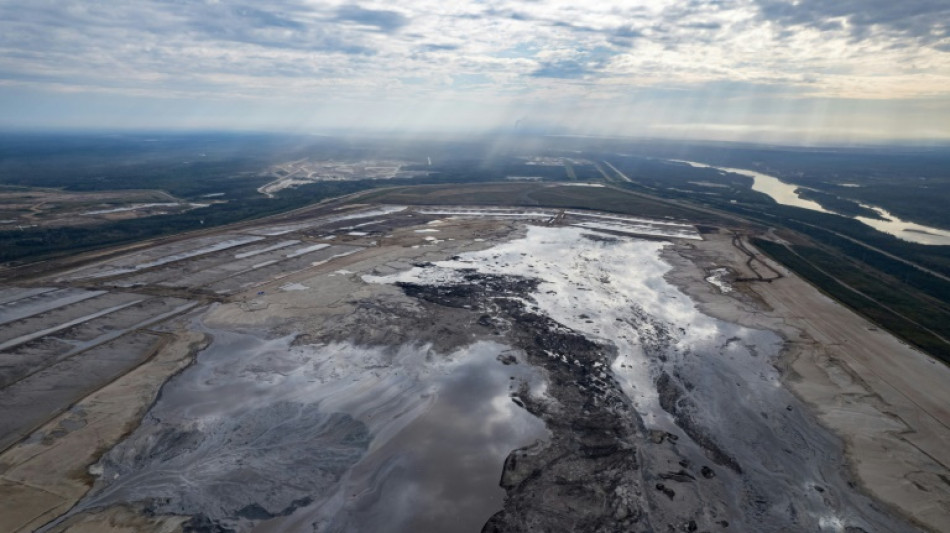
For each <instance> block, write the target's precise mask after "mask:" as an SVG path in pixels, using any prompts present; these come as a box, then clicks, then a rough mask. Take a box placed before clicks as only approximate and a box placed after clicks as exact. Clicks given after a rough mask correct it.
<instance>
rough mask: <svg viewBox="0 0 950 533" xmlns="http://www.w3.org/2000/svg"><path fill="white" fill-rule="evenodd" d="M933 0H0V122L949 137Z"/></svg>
mask: <svg viewBox="0 0 950 533" xmlns="http://www.w3.org/2000/svg"><path fill="white" fill-rule="evenodd" d="M947 20H950V4H947V3H945V2H940V1H935V0H916V1H912V2H903V3H900V4H894V3H892V2H885V1H882V0H871V1H857V0H849V1H830V0H799V1H796V2H786V1H783V0H735V1H724V2H714V1H705V2H704V1H693V2H676V1H661V2H646V1H636V2H600V3H598V4H596V5H593V6H583V7H579V6H576V5H573V4H572V3H570V2H565V1H561V0H554V1H518V0H492V1H486V2H467V3H452V4H446V3H444V2H434V1H428V0H426V1H415V2H385V3H384V2H338V1H327V2H314V1H307V0H280V1H278V2H270V3H267V4H266V5H258V4H256V3H253V2H247V1H245V0H236V1H224V0H222V1H217V0H216V1H211V0H209V1H205V2H194V3H176V2H165V1H160V0H147V1H140V2H135V3H131V4H128V5H126V4H90V3H88V2H78V1H66V2H53V1H50V0H34V1H31V2H24V1H2V0H0V129H4V130H86V129H95V130H172V131H189V130H227V131H266V132H284V133H304V134H320V133H326V132H330V131H334V132H340V131H364V132H369V133H383V132H391V133H395V132H399V133H402V134H410V135H411V134H426V133H438V132H442V133H452V134H486V133H490V132H498V131H501V132H530V133H536V134H555V135H579V136H583V135H593V136H606V137H634V138H660V139H684V140H697V141H698V140H712V141H739V142H756V143H766V144H768V143H775V144H788V145H829V144H830V145H854V144H877V143H888V142H895V143H900V144H907V143H922V144H932V143H938V144H940V143H945V142H947V141H950V120H948V118H950V28H948V25H947V23H946V21H947Z"/></svg>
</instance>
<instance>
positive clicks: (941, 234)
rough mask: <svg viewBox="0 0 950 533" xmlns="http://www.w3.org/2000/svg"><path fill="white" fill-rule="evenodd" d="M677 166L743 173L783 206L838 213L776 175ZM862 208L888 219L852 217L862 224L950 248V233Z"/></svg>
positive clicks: (902, 236)
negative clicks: (799, 192)
mask: <svg viewBox="0 0 950 533" xmlns="http://www.w3.org/2000/svg"><path fill="white" fill-rule="evenodd" d="M676 162H677V163H686V164H688V165H691V166H694V167H701V168H715V169H717V170H722V171H723V172H732V173H733V174H741V175H743V176H749V177H750V178H752V180H753V183H752V190H753V191H757V192H761V193H763V194H767V195H768V196H769V197H770V198H772V199H773V200H775V201H776V202H778V203H780V204H782V205H789V206H793V207H801V208H804V209H810V210H812V211H819V212H821V213H832V214H838V215H840V216H847V215H841V214H840V213H834V212H833V211H828V210H827V209H825V208H823V207H822V206H821V205H820V204H819V203H817V202H813V201H811V200H806V199H804V198H801V197H799V196H798V193H797V192H795V191H796V190H797V189H799V188H800V187H799V186H798V185H790V184H788V183H785V182H783V181H781V180H779V179H778V178H776V177H775V176H769V175H768V174H763V173H761V172H756V171H754V170H746V169H743V168H730V167H715V166H712V165H706V164H703V163H696V162H693V161H676ZM861 205H862V207H866V208H868V209H873V210H874V211H876V212H877V213H878V214H879V215H881V217H883V218H884V220H877V219H873V218H867V217H851V218H854V219H855V220H858V221H861V222H863V223H864V224H867V225H868V226H871V227H872V228H874V229H876V230H878V231H880V232H883V233H887V234H889V235H893V236H895V237H897V238H898V239H903V240H905V241H910V242H915V243H917V244H926V245H931V246H950V231H947V230H943V229H939V228H934V227H930V226H924V225H923V224H917V223H916V222H909V221H907V220H901V219H900V218H898V217H896V216H894V215H893V214H891V213H889V212H887V211H885V210H884V209H881V208H880V207H874V206H870V205H864V204H861Z"/></svg>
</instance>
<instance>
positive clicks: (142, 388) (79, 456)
mask: <svg viewBox="0 0 950 533" xmlns="http://www.w3.org/2000/svg"><path fill="white" fill-rule="evenodd" d="M167 335H168V337H169V341H168V342H167V344H165V345H164V346H163V347H161V348H160V349H159V350H158V351H157V352H156V353H155V355H154V356H153V357H152V358H151V359H149V360H148V361H147V362H145V363H144V364H142V365H141V366H139V367H138V368H136V369H135V370H133V371H131V372H129V373H128V374H126V375H124V376H123V377H121V378H120V379H118V380H116V381H114V382H112V383H111V384H109V385H108V386H106V387H103V388H102V389H100V390H98V391H96V392H95V393H93V394H91V395H89V396H87V397H86V398H84V399H83V400H82V401H80V402H79V403H77V404H76V405H75V406H74V407H73V408H72V409H70V410H69V411H67V412H66V413H64V414H62V415H60V416H58V417H56V418H54V419H53V420H51V421H50V422H49V423H47V424H46V425H45V426H43V427H42V428H41V429H40V430H39V431H37V432H36V433H35V434H34V436H33V437H32V438H30V439H28V440H26V441H24V442H23V443H21V444H19V445H16V446H14V447H12V448H10V449H9V450H7V451H6V452H4V453H3V454H2V455H0V531H9V532H11V533H13V532H20V531H23V532H26V531H33V530H35V529H36V528H38V527H40V526H42V525H43V524H45V523H46V522H48V521H50V520H52V519H53V518H55V517H56V516H59V515H61V514H63V513H64V512H65V511H67V510H68V509H69V508H71V507H72V506H73V505H74V504H75V503H76V502H77V501H79V499H80V498H82V496H83V495H84V494H86V492H87V491H88V490H89V487H90V486H91V485H92V478H91V476H90V475H89V473H88V472H87V468H88V465H91V464H94V463H95V462H96V461H97V460H98V459H99V456H100V455H101V454H102V453H104V452H105V451H106V450H108V449H109V448H111V447H112V446H114V445H115V444H116V443H117V442H119V441H120V440H121V439H122V438H124V437H125V436H126V435H127V434H128V433H129V432H131V431H132V430H133V429H134V428H135V427H136V426H137V425H138V423H139V421H140V420H141V418H142V415H144V413H145V411H146V410H147V409H148V408H149V406H150V405H151V404H152V402H153V401H154V400H155V396H156V395H157V394H158V391H159V389H160V388H161V386H162V384H164V383H165V381H166V380H167V379H168V378H169V377H170V376H172V375H173V374H175V373H176V372H178V371H180V370H181V369H182V368H184V367H185V366H187V365H188V364H190V363H191V361H192V359H193V356H194V354H195V353H197V352H198V350H200V349H201V348H202V347H203V346H205V345H206V344H207V342H208V341H209V339H207V338H206V336H205V335H204V334H202V333H199V332H195V331H187V330H184V329H181V330H179V331H177V332H175V333H174V334H172V333H169V334H167ZM113 514H115V513H113ZM127 529H128V530H130V531H131V530H136V528H135V526H134V524H132V525H131V526H130V529H129V528H127ZM95 530H96V531H112V530H115V531H119V530H121V528H120V529H114V528H112V527H111V526H109V527H107V526H106V525H105V524H104V523H100V524H98V525H96V526H95Z"/></svg>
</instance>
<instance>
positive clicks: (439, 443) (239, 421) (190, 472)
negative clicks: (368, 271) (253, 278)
mask: <svg viewBox="0 0 950 533" xmlns="http://www.w3.org/2000/svg"><path fill="white" fill-rule="evenodd" d="M210 333H212V334H213V335H214V338H215V340H214V343H213V344H212V345H211V346H210V347H209V348H208V349H206V350H205V351H204V352H202V353H201V354H199V356H198V359H197V361H196V363H195V364H194V365H193V366H192V367H190V368H188V369H187V370H186V371H184V372H183V373H182V374H180V375H179V376H177V377H175V378H173V379H172V380H171V381H169V382H168V383H167V384H166V386H165V387H164V388H163V391H162V394H161V397H160V399H159V400H158V401H157V402H156V404H155V405H154V406H153V408H152V409H151V410H150V411H149V413H148V415H147V416H146V417H145V419H144V420H143V422H142V425H141V426H140V427H139V428H138V429H137V430H136V431H135V432H134V433H133V434H132V435H131V436H130V437H129V438H128V439H127V440H125V441H124V442H122V443H120V444H119V445H118V446H116V447H115V448H114V449H112V450H111V451H110V452H109V453H108V454H106V456H105V457H104V458H103V460H102V461H101V462H100V463H99V464H98V465H97V466H96V467H95V470H97V471H98V472H99V479H98V481H97V483H96V485H95V487H94V489H93V491H92V492H91V493H90V495H89V496H88V497H87V498H86V499H85V500H84V501H82V502H80V504H79V505H78V506H77V509H76V510H78V511H81V510H85V509H93V508H100V507H106V506H109V505H115V504H124V503H138V504H140V505H142V506H144V508H145V509H146V510H147V511H150V512H155V513H157V514H181V515H190V516H201V517H203V518H202V520H206V522H205V523H206V524H207V523H213V524H218V525H221V526H223V527H227V528H232V529H234V530H236V531H244V532H248V531H253V532H255V533H257V532H276V531H282V532H283V531H308V532H309V531H314V529H315V528H316V530H319V531H397V532H398V531H472V532H477V531H480V530H481V527H482V526H483V525H484V523H485V522H486V521H487V520H488V518H489V517H490V516H491V515H492V514H494V513H495V512H497V511H498V510H500V509H501V507H502V503H503V498H504V495H505V493H504V491H503V490H502V489H501V488H500V487H499V485H498V480H499V479H500V476H501V471H502V465H503V462H504V460H505V457H507V455H508V453H509V452H511V451H512V450H513V449H516V448H519V447H522V446H525V445H529V444H532V443H534V442H536V441H537V440H538V439H544V438H546V437H547V430H546V429H545V427H544V424H543V423H542V422H541V421H540V420H538V419H537V418H535V417H534V416H532V415H530V414H529V413H528V412H527V411H525V410H524V409H522V408H521V407H519V406H517V405H516V404H514V403H513V402H512V400H511V398H510V397H509V394H510V392H511V389H512V387H516V386H518V385H519V384H520V383H522V382H527V383H529V384H530V385H531V387H537V388H540V387H543V380H542V378H541V377H540V373H538V372H535V371H533V370H532V369H531V368H530V367H528V366H527V365H508V366H506V365H503V364H502V363H501V362H499V360H498V356H499V355H500V354H505V353H508V352H509V348H508V347H507V346H505V345H502V344H498V343H493V342H478V343H475V344H472V345H470V346H466V347H464V348H460V349H458V350H456V351H454V352H452V353H450V354H438V353H435V352H433V351H431V350H430V349H429V348H428V347H427V346H401V347H394V348H385V347H360V346H354V345H351V344H349V343H337V344H332V345H326V346H291V341H292V337H283V338H278V339H265V338H262V337H261V336H258V335H253V334H247V333H235V332H230V331H221V330H211V331H210ZM508 354H509V355H510V353H508Z"/></svg>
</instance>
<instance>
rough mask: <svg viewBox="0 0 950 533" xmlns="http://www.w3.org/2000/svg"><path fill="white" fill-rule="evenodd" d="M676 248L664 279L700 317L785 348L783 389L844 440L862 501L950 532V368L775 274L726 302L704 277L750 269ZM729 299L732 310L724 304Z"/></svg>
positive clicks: (708, 248)
mask: <svg viewBox="0 0 950 533" xmlns="http://www.w3.org/2000/svg"><path fill="white" fill-rule="evenodd" d="M705 237H707V238H706V239H705V240H704V241H703V242H702V243H691V244H690V245H689V246H683V245H680V244H677V245H674V246H673V247H671V248H670V249H668V250H667V251H665V252H664V254H663V255H664V258H665V259H666V260H668V261H670V262H671V264H673V265H674V269H673V270H672V271H671V272H670V273H668V274H667V278H668V280H669V281H670V282H671V283H673V284H674V285H676V286H677V287H678V288H680V289H681V290H682V291H683V292H685V293H687V294H688V295H689V296H690V297H691V298H692V299H693V300H694V301H695V302H696V305H697V306H698V307H699V309H700V310H701V311H702V312H703V313H706V314H709V315H711V316H715V317H717V318H720V319H722V320H726V321H730V322H734V323H739V324H742V325H745V326H748V327H755V328H761V329H769V330H772V331H775V332H776V333H778V334H779V335H781V336H782V337H783V338H784V339H785V347H784V348H783V350H782V353H781V354H780V356H779V357H778V358H777V359H776V360H775V361H774V362H773V364H774V365H775V366H776V368H778V369H779V370H780V372H781V375H782V384H783V385H784V386H785V387H786V388H788V390H790V391H791V392H793V393H794V394H795V396H797V397H798V398H799V399H800V400H801V401H802V402H803V403H804V404H805V405H807V406H808V408H809V410H810V411H811V412H812V414H813V415H814V416H815V417H816V419H817V420H818V421H819V422H820V423H821V425H822V426H824V427H825V428H827V429H828V430H830V431H831V432H832V433H833V434H834V435H835V436H837V437H838V438H840V439H841V441H842V442H843V444H844V448H845V456H846V458H847V465H846V467H847V469H848V470H849V471H850V472H851V473H852V475H853V477H854V479H855V481H856V482H857V483H858V484H859V485H860V486H861V487H862V489H863V490H864V492H865V493H867V494H868V495H869V496H871V497H873V498H874V499H875V500H877V501H879V502H881V503H882V504H883V505H885V506H887V507H889V508H890V509H892V510H893V511H895V512H896V513H898V514H900V515H901V516H904V517H906V518H907V519H909V520H911V521H912V522H914V523H915V524H917V525H919V526H920V527H922V528H925V529H927V530H930V531H947V530H948V529H950V504H948V503H947V502H950V484H948V483H947V480H946V479H945V475H944V474H945V473H946V472H947V466H946V465H948V464H950V446H948V444H950V429H948V423H950V392H948V391H947V389H946V388H945V387H941V386H940V384H941V383H943V384H946V383H947V382H948V380H950V369H948V368H947V367H946V366H945V365H942V364H940V363H939V362H936V361H934V360H933V359H932V358H930V357H929V356H927V355H926V354H923V353H922V352H919V351H917V350H916V349H914V348H912V347H911V346H909V345H907V344H905V343H903V342H902V341H900V340H898V339H896V338H895V337H893V336H892V335H890V334H889V333H887V332H885V331H882V330H878V329H877V328H876V327H875V326H874V325H873V324H871V323H870V322H868V321H867V320H866V319H864V318H863V317H861V316H859V315H857V314H856V313H854V312H853V311H852V310H850V309H848V308H847V307H845V306H843V305H841V304H839V303H837V302H835V301H834V300H832V299H831V298H829V297H827V296H825V295H824V294H822V293H821V292H820V291H818V289H817V288H815V287H813V286H812V285H810V284H808V283H807V282H805V281H804V280H802V279H801V278H799V277H798V276H797V275H795V274H794V273H792V272H789V271H788V269H785V268H783V267H782V266H781V265H776V264H775V263H774V262H773V261H771V260H769V259H768V258H765V257H764V256H763V255H762V254H761V252H759V255H760V257H761V258H763V259H764V260H765V261H767V262H768V263H769V264H771V265H772V266H773V267H774V268H777V269H779V270H780V271H781V272H782V273H783V274H784V277H783V278H782V279H779V280H775V281H773V282H771V283H741V284H737V285H735V286H733V288H735V289H736V291H733V292H732V293H730V294H724V293H721V292H719V291H718V290H717V289H716V288H714V287H713V286H712V284H710V283H708V282H706V281H705V280H704V279H703V278H704V275H703V273H704V272H705V271H706V270H704V268H707V269H708V268H709V267H711V266H712V265H717V266H720V267H722V266H726V267H729V268H730V270H731V271H732V272H734V273H736V274H737V276H738V277H742V276H744V275H746V273H747V268H746V266H745V265H744V263H743V261H742V259H744V258H740V257H739V255H738V254H737V253H734V252H733V250H732V249H731V244H730V243H729V242H728V239H729V237H728V236H725V235H723V234H711V235H707V236H705ZM730 300H731V301H732V303H730Z"/></svg>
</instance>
